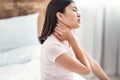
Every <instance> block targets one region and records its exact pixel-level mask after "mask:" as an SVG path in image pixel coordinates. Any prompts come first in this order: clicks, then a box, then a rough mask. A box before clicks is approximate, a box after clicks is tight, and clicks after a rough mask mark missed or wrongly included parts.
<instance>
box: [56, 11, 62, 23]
mask: <svg viewBox="0 0 120 80" xmlns="http://www.w3.org/2000/svg"><path fill="white" fill-rule="evenodd" d="M56 16H57V19H58V21H63V14H62V13H60V12H57V13H56Z"/></svg>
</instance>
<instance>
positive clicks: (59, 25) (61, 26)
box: [57, 24, 65, 30]
mask: <svg viewBox="0 0 120 80" xmlns="http://www.w3.org/2000/svg"><path fill="white" fill-rule="evenodd" d="M57 26H58V27H59V28H61V29H62V30H64V29H65V28H64V26H63V25H61V24H57Z"/></svg>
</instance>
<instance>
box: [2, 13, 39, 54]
mask: <svg viewBox="0 0 120 80" xmlns="http://www.w3.org/2000/svg"><path fill="white" fill-rule="evenodd" d="M37 27H38V13H34V14H29V15H26V16H19V17H13V18H9V19H1V20H0V52H4V51H8V50H10V49H13V48H18V47H21V46H26V45H31V44H38V43H39V41H38V38H37V37H38V35H37V31H38V30H37Z"/></svg>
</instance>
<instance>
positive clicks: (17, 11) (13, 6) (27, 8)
mask: <svg viewBox="0 0 120 80" xmlns="http://www.w3.org/2000/svg"><path fill="white" fill-rule="evenodd" d="M49 1H50V0H0V19H3V18H11V17H15V16H21V15H27V14H31V13H35V12H39V13H40V16H39V19H38V22H39V24H38V25H39V27H38V35H40V33H41V29H42V25H43V21H44V16H45V10H46V6H47V4H48V3H49Z"/></svg>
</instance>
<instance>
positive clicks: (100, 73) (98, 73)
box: [81, 48, 109, 80]
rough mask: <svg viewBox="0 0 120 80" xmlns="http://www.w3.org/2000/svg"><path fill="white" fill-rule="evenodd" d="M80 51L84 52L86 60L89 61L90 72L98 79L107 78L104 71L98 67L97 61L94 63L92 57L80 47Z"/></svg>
mask: <svg viewBox="0 0 120 80" xmlns="http://www.w3.org/2000/svg"><path fill="white" fill-rule="evenodd" d="M81 49H82V48H81ZM82 51H83V52H84V54H85V55H86V57H87V59H88V61H89V63H90V66H91V68H92V72H93V73H94V74H95V75H96V76H97V77H98V78H99V79H100V80H109V77H108V76H107V75H106V74H105V73H104V71H103V70H102V68H101V67H100V65H99V64H98V63H96V61H95V60H93V59H92V57H91V56H90V55H89V54H88V53H87V52H86V51H85V50H84V49H82Z"/></svg>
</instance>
